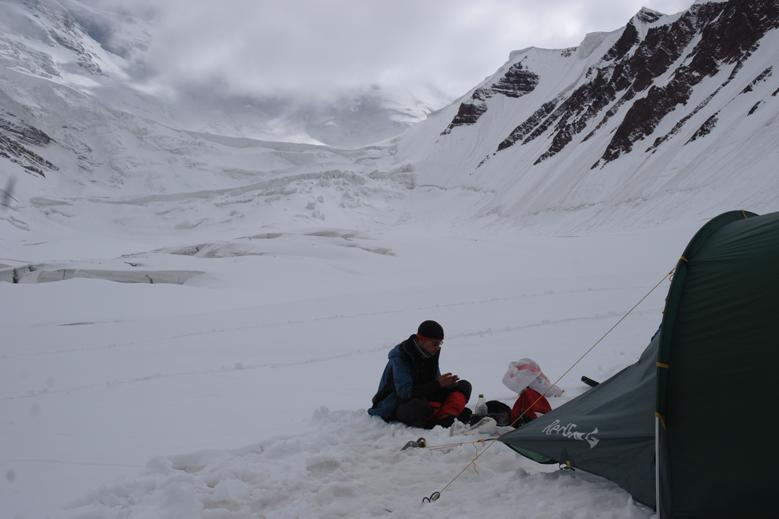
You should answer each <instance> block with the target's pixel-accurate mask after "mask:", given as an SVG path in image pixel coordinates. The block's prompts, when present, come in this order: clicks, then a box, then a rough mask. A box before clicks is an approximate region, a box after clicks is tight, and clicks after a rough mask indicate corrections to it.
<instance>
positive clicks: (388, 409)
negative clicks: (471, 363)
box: [368, 321, 471, 429]
mask: <svg viewBox="0 0 779 519" xmlns="http://www.w3.org/2000/svg"><path fill="white" fill-rule="evenodd" d="M443 342H444V329H443V328H442V327H441V325H440V324H438V323H437V322H435V321H425V322H423V323H422V324H420V325H419V329H418V330H417V333H416V334H414V335H411V337H409V338H408V339H406V340H405V341H403V342H402V343H400V344H398V345H397V346H395V347H394V348H392V350H390V352H389V361H388V362H387V367H386V368H384V373H383V374H382V376H381V382H379V390H378V392H377V393H376V395H375V396H374V397H373V407H371V408H370V409H368V414H370V415H372V416H380V417H382V418H383V419H384V421H386V422H393V421H398V422H403V423H404V424H406V425H410V426H412V427H422V428H424V429H431V428H433V427H435V426H436V425H441V426H443V427H449V426H450V425H452V423H454V420H455V418H459V419H460V420H461V421H463V422H467V421H468V420H469V419H470V417H471V410H470V409H468V408H467V407H465V404H466V403H467V402H468V399H469V398H470V397H471V384H470V383H469V382H468V381H466V380H460V379H459V377H458V376H457V375H454V374H452V373H444V374H443V375H442V374H441V370H440V369H439V368H438V357H439V355H440V353H441V344H442V343H443Z"/></svg>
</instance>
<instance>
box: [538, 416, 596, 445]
mask: <svg viewBox="0 0 779 519" xmlns="http://www.w3.org/2000/svg"><path fill="white" fill-rule="evenodd" d="M576 427H578V426H577V425H576V424H575V423H569V424H566V425H560V420H555V421H554V422H552V423H550V424H549V425H547V426H546V427H544V428H543V430H542V431H541V432H543V433H544V434H546V435H547V436H551V435H553V434H556V435H558V436H562V437H563V438H572V439H574V440H584V441H586V442H587V443H589V444H590V449H594V448H595V446H596V445H598V442H599V441H600V440H599V439H598V438H596V437H595V435H596V434H598V428H597V427H596V428H595V429H593V430H592V431H590V432H588V433H583V432H579V431H577V430H575V429H576Z"/></svg>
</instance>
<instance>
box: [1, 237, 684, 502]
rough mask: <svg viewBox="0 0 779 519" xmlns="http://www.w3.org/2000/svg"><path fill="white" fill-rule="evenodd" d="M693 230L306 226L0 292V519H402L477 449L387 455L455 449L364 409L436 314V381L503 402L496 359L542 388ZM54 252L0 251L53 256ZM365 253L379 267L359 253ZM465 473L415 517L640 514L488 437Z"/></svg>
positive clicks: (653, 310)
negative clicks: (528, 366)
mask: <svg viewBox="0 0 779 519" xmlns="http://www.w3.org/2000/svg"><path fill="white" fill-rule="evenodd" d="M245 230H248V229H245ZM693 230H694V229H692V228H691V227H690V226H689V225H688V226H685V227H684V228H669V229H657V230H654V231H651V232H650V231H647V232H644V233H627V234H624V235H615V234H597V233H595V234H592V235H589V236H584V235H582V236H559V237H555V236H540V235H535V234H532V233H524V232H521V231H517V230H513V231H508V232H503V231H499V232H489V231H485V230H483V229H475V228H473V227H471V228H461V229H458V230H456V231H455V230H451V229H450V230H447V228H446V227H442V226H438V227H427V228H426V229H424V230H423V229H421V228H419V227H418V226H417V225H415V224H409V225H400V226H398V227H397V228H395V229H386V228H381V229H367V228H366V229H360V230H353V231H352V232H350V233H347V232H343V230H341V231H338V230H335V229H330V230H328V229H325V228H320V229H319V231H318V232H317V231H313V230H312V229H310V228H309V229H302V230H301V231H300V232H297V233H295V232H288V233H278V234H279V235H278V236H276V235H273V234H271V235H267V236H266V237H264V238H260V239H258V240H253V242H256V243H259V245H257V247H260V248H262V251H261V252H262V255H259V252H260V250H259V249H257V250H256V252H258V255H229V254H226V255H225V256H224V257H208V256H187V255H175V254H164V253H159V252H149V253H140V254H135V255H133V257H132V259H131V261H132V262H133V263H142V264H143V268H144V269H156V270H163V269H164V268H169V269H173V268H178V269H183V270H199V271H203V272H205V274H204V275H202V276H200V277H195V278H193V279H192V280H190V281H188V282H186V283H185V284H184V285H171V284H167V285H162V284H148V283H145V284H140V283H115V282H110V281H102V280H96V279H71V280H68V281H62V282H52V283H21V284H16V285H13V284H7V283H0V304H2V309H1V311H0V325H1V326H2V329H3V330H4V333H5V338H6V340H4V346H3V350H2V358H3V361H2V364H0V365H1V366H2V367H1V368H0V370H1V373H0V375H1V376H0V395H2V396H0V411H1V415H2V416H3V417H4V419H3V422H2V423H1V424H0V434H2V439H3V441H2V443H0V445H1V446H0V463H2V466H1V467H0V469H2V472H3V473H5V474H12V476H10V477H7V478H6V480H5V481H4V483H5V484H4V485H2V486H0V491H2V495H0V499H1V500H2V501H3V502H4V503H7V505H5V506H6V507H7V510H9V511H10V513H11V515H10V516H11V517H14V516H20V517H45V516H51V517H127V516H132V517H166V516H169V517H183V516H195V517H199V516H202V517H250V516H252V514H255V516H256V514H257V513H261V514H262V515H263V516H265V517H296V516H303V515H315V516H323V517H324V516H336V515H338V514H340V513H345V514H346V515H347V516H353V517H362V516H368V515H372V514H373V513H374V512H376V511H378V512H380V513H382V514H383V513H385V512H382V510H384V509H389V510H393V515H400V516H401V517H409V516H413V515H415V514H416V513H419V511H420V509H419V506H420V502H421V498H422V497H423V496H424V495H429V494H430V493H432V492H433V491H435V490H440V488H441V487H442V486H443V485H444V484H446V482H447V481H448V479H449V478H451V477H453V476H454V474H455V473H456V472H459V470H461V469H462V468H464V466H465V464H466V463H467V462H468V461H469V460H470V458H471V457H472V455H473V454H474V453H475V449H474V448H473V447H472V446H464V447H458V448H454V449H452V450H451V451H429V452H428V451H425V452H420V451H413V452H405V451H404V452H403V453H400V452H399V449H400V447H401V446H402V445H403V444H405V443H406V442H407V441H408V440H410V439H416V438H417V437H419V436H425V437H426V438H427V439H428V441H429V442H430V443H431V444H441V443H448V442H450V441H452V438H450V437H449V436H448V432H447V431H444V430H440V429H439V430H435V431H431V432H428V431H420V430H413V429H408V428H405V427H403V426H399V425H392V426H389V425H386V424H384V423H383V422H382V421H380V420H377V419H372V418H369V417H368V415H367V413H365V409H366V408H367V407H368V405H369V403H370V398H371V396H372V394H373V392H374V391H375V388H376V385H377V383H378V379H379V376H380V374H381V370H382V368H383V365H384V362H385V361H386V354H387V352H388V350H389V349H390V348H391V347H392V346H394V345H395V344H396V343H398V342H400V341H401V340H403V339H404V338H405V337H407V336H408V334H410V333H412V332H413V331H414V330H415V327H416V325H417V324H418V323H419V322H420V321H421V320H423V319H427V318H434V319H437V320H439V321H440V322H441V323H443V325H444V326H445V329H446V334H447V335H446V344H445V348H444V353H443V357H442V368H443V369H445V370H447V371H454V372H457V373H459V374H460V375H461V376H462V377H464V378H467V379H468V380H470V381H471V382H472V383H473V384H474V392H475V393H484V394H485V395H486V396H487V397H488V398H498V399H502V400H504V401H506V402H507V403H511V401H512V398H511V394H510V392H509V391H508V390H507V389H506V388H505V387H503V385H502V383H501V377H502V375H503V373H504V372H505V369H506V367H507V365H508V363H509V362H510V361H512V360H517V359H519V358H521V357H526V356H527V357H531V358H533V359H535V360H536V361H538V362H539V364H540V365H541V366H542V368H543V369H544V371H545V372H546V373H547V374H548V375H549V376H550V377H551V378H552V379H554V378H556V377H557V376H559V375H561V374H562V373H563V371H564V370H565V369H566V368H568V367H569V366H570V364H571V363H572V362H573V360H574V359H575V358H577V357H578V356H579V355H580V354H581V353H582V352H583V351H584V350H585V349H586V348H587V347H588V346H589V345H590V344H591V343H592V342H594V340H595V339H597V338H598V337H599V335H600V334H602V333H603V332H604V331H605V329H606V328H607V327H608V326H610V325H611V324H612V323H613V322H615V321H616V320H617V319H618V318H619V317H620V316H621V315H622V313H623V312H624V311H625V310H626V309H627V308H629V307H630V306H631V305H632V304H633V303H634V302H635V301H636V300H638V298H639V297H640V296H642V295H643V294H644V293H646V291H647V290H648V289H649V288H650V287H651V286H653V285H654V283H656V282H657V281H658V280H659V279H660V278H662V276H663V275H664V274H665V273H666V272H667V271H668V270H669V269H670V267H671V266H672V265H673V263H674V261H675V257H676V256H677V255H678V254H679V252H680V251H681V250H682V249H683V246H684V244H685V242H686V240H687V239H688V238H689V235H690V234H691V232H692V231H693ZM101 236H102V239H101V241H110V240H112V239H113V240H115V241H117V242H116V243H114V247H115V249H116V250H118V249H121V248H122V243H118V242H121V240H117V238H111V235H110V234H102V235H101ZM117 236H121V233H119V234H118V235H117ZM174 236H175V233H174V234H172V235H170V239H171V240H173V239H174ZM344 236H346V237H344ZM136 239H138V238H137V237H136ZM153 239H154V241H155V242H156V241H158V240H159V239H160V238H159V237H157V236H155V237H153ZM60 240H61V241H62V243H56V242H57V241H58V240H57V239H56V238H53V239H51V241H52V242H54V243H47V244H40V245H26V244H22V243H19V244H17V245H16V246H15V247H12V249H10V250H9V252H10V253H11V254H12V255H13V256H16V257H18V256H20V255H21V253H22V252H24V253H26V257H27V258H28V259H37V258H36V257H35V254H36V251H37V250H38V249H39V248H41V250H43V251H46V250H48V251H55V250H59V251H60V253H61V254H64V252H65V250H66V249H67V247H68V246H69V240H68V238H67V237H64V238H61V239H60ZM224 241H227V242H229V243H231V244H232V245H233V247H237V246H238V244H241V243H242V242H243V241H244V240H241V239H233V240H224ZM214 243H215V244H216V245H218V244H219V243H222V248H223V250H230V249H229V247H226V246H225V245H224V243H223V242H214ZM133 245H135V244H133ZM216 245H215V247H216ZM350 245H356V246H350ZM92 247H93V248H94V250H95V252H100V251H105V248H104V247H105V245H100V244H94V245H92ZM149 248H151V247H149ZM376 248H386V249H388V250H391V251H392V254H391V255H389V254H386V253H385V254H376V253H372V252H370V251H368V250H366V249H376ZM212 250H213V249H212ZM233 250H234V249H233ZM128 251H129V250H128ZM44 254H46V253H45V252H44ZM46 255H48V254H46ZM76 255H79V256H80V257H82V258H83V259H82V260H80V262H77V263H81V264H93V263H96V262H102V263H105V262H107V261H108V260H106V259H102V260H98V259H91V260H90V259H89V257H90V256H91V255H92V251H91V250H90V243H89V242H82V243H79V244H78V247H77V248H74V249H72V250H71V256H70V257H72V258H75V257H76ZM125 259H127V258H125ZM0 261H3V262H5V261H4V260H0ZM73 261H75V260H73ZM109 263H110V262H109ZM114 263H115V264H114V265H113V267H114V268H118V267H117V265H116V264H117V263H120V261H117V260H114ZM125 268H126V269H127V270H132V267H130V266H128V265H125ZM664 295H665V294H664V291H663V290H662V289H661V290H658V291H657V292H656V293H655V294H653V296H652V297H651V298H650V300H649V301H648V302H646V303H645V304H644V306H642V307H641V308H640V309H639V310H638V311H637V312H636V313H634V314H633V315H632V316H631V317H630V318H629V319H628V321H626V323H625V324H624V325H623V326H622V327H620V328H619V329H618V330H617V331H615V332H614V334H612V335H611V336H610V337H609V339H608V340H607V341H606V342H604V343H603V344H602V345H601V346H599V348H598V349H597V350H596V352H595V353H594V354H593V355H591V356H589V357H588V358H587V359H585V361H584V362H583V363H582V364H581V365H580V366H579V367H578V368H577V369H575V370H574V371H573V372H572V373H571V375H569V376H568V377H566V379H564V380H563V381H562V382H561V383H560V385H561V386H562V387H563V388H564V389H565V390H566V396H567V397H572V396H575V395H576V394H579V393H580V392H582V391H583V390H584V389H585V388H584V386H583V385H582V384H581V383H580V382H578V378H579V376H581V375H582V374H587V375H589V376H591V377H592V378H595V379H599V378H600V379H602V378H605V377H607V376H609V375H610V374H613V373H615V372H616V371H618V370H619V369H621V368H622V367H624V366H625V365H627V364H629V363H631V362H633V361H634V360H635V359H636V358H637V356H638V355H639V354H640V352H641V351H642V350H643V348H644V346H645V345H646V342H647V341H648V338H649V337H650V336H651V334H652V333H653V332H654V330H655V328H656V327H657V325H658V323H659V321H660V318H661V314H660V311H661V308H662V302H663V298H664ZM553 400H554V401H553V405H559V401H558V400H559V399H553ZM476 437H480V436H479V435H477V436H476ZM468 439H473V438H471V437H464V438H455V440H457V441H461V440H468ZM203 451H206V452H203ZM420 458H421V459H420ZM144 465H145V466H146V468H145V469H144V468H143V466H144ZM477 469H478V473H475V472H472V471H469V472H468V473H467V474H466V475H465V476H464V477H463V479H461V480H458V481H457V482H456V483H454V485H453V486H452V487H451V489H450V490H448V491H447V492H445V493H444V496H443V497H442V499H441V500H440V501H439V502H437V503H435V504H434V505H426V506H428V507H430V510H431V513H433V514H434V516H439V515H440V516H443V515H445V514H451V513H454V512H456V511H458V510H463V509H465V510H472V509H473V508H472V507H474V506H475V505H469V504H468V503H471V502H473V503H478V502H479V501H480V500H481V499H488V500H489V501H490V502H491V503H492V502H495V504H494V508H491V509H494V510H495V511H497V512H500V511H501V510H503V511H505V512H506V513H508V512H509V511H510V510H516V509H517V507H521V508H523V509H527V510H528V514H529V516H531V517H553V516H561V515H566V514H569V515H570V516H572V517H603V516H606V517H608V516H613V517H647V516H649V515H651V512H650V511H648V510H646V509H644V508H642V507H640V506H638V505H634V504H631V503H630V498H629V496H627V495H626V494H625V493H624V492H623V491H622V490H620V489H618V488H617V487H616V486H614V485H612V484H610V483H608V482H605V481H603V480H600V479H598V478H595V477H591V476H588V475H585V474H580V473H578V472H577V473H557V472H556V471H555V470H554V468H553V467H551V468H550V467H546V466H541V465H535V464H533V463H532V462H529V461H527V460H523V459H521V458H520V457H519V456H517V455H515V454H514V453H513V452H511V451H509V450H508V449H507V448H506V447H504V446H503V445H500V444H498V445H495V446H493V447H492V448H491V449H490V451H489V453H488V455H485V456H483V457H482V458H480V460H479V462H478V464H477ZM577 503H578V504H577ZM492 506H493V505H491V507H492ZM258 511H261V512H258ZM425 511H426V512H427V510H425ZM220 514H222V515H220ZM230 514H233V515H230ZM534 514H535V515H534Z"/></svg>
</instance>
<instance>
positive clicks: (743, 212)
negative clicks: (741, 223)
mask: <svg viewBox="0 0 779 519" xmlns="http://www.w3.org/2000/svg"><path fill="white" fill-rule="evenodd" d="M741 216H743V217H744V218H748V217H747V212H746V211H744V210H743V209H742V210H741Z"/></svg>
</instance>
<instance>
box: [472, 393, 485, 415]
mask: <svg viewBox="0 0 779 519" xmlns="http://www.w3.org/2000/svg"><path fill="white" fill-rule="evenodd" d="M473 416H475V417H478V418H482V417H484V416H487V402H485V401H484V395H482V394H479V399H478V400H476V405H475V406H474V407H473Z"/></svg>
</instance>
